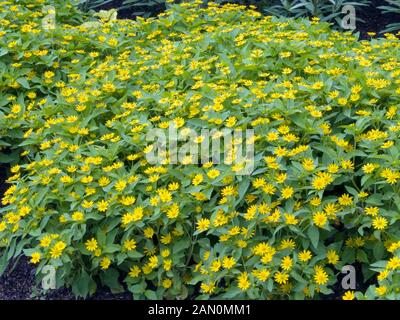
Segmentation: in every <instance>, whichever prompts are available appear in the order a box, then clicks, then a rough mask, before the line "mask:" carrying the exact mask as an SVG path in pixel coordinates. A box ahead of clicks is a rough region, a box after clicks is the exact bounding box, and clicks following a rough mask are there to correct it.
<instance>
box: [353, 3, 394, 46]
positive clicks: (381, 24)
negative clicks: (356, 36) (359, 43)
mask: <svg viewBox="0 0 400 320" xmlns="http://www.w3.org/2000/svg"><path fill="white" fill-rule="evenodd" d="M387 4H388V3H387V2H386V1H384V0H371V4H370V5H369V6H365V7H359V9H357V13H356V14H357V17H359V18H361V19H362V20H364V22H357V26H356V30H357V31H360V33H361V38H367V37H368V36H367V32H376V33H379V32H381V31H382V30H384V29H385V28H386V26H387V25H388V24H390V23H395V22H400V15H398V14H391V13H386V14H382V12H381V9H378V7H380V6H385V5H387Z"/></svg>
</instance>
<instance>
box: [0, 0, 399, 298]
mask: <svg viewBox="0 0 400 320" xmlns="http://www.w3.org/2000/svg"><path fill="white" fill-rule="evenodd" d="M121 4H122V0H115V1H112V2H110V3H108V4H107V5H105V6H103V7H101V8H99V9H106V10H108V9H111V8H115V7H119V6H120V5H121ZM385 4H386V3H385V1H384V0H372V1H371V5H370V6H368V7H362V8H361V9H358V11H357V16H358V17H360V18H361V19H363V20H364V21H365V22H358V23H357V31H360V33H361V38H368V36H367V32H377V33H379V32H380V31H381V30H383V29H384V28H385V26H386V25H387V24H389V23H394V22H400V16H399V15H395V14H382V13H381V11H380V9H378V7H379V6H381V5H385ZM163 9H164V8H163V6H159V7H158V8H157V10H156V13H157V12H161V11H162V10H163ZM135 11H136V9H135ZM119 17H120V18H134V17H135V15H134V10H133V9H128V10H127V9H125V10H121V11H120V12H119ZM7 169H8V166H5V165H0V198H1V195H2V194H3V193H4V191H5V190H6V185H5V183H4V181H5V179H6V172H7ZM12 266H13V265H12V264H10V266H9V267H8V269H7V270H6V272H5V273H4V274H3V276H2V277H0V300H5V299H6V300H26V299H51V300H66V299H68V300H70V299H75V298H74V296H73V294H72V292H71V290H69V289H66V288H62V289H58V290H53V291H51V292H50V293H47V294H44V293H43V292H41V289H40V286H39V285H37V284H36V283H35V268H34V267H33V266H32V265H31V264H29V262H28V259H27V258H26V257H22V258H21V259H20V260H19V261H18V262H17V263H16V265H15V268H14V269H13V270H11V267H12ZM335 289H337V290H338V291H340V290H339V289H338V288H335ZM335 291H336V290H335ZM336 295H337V294H336ZM336 295H335V296H336ZM331 298H334V299H335V297H331ZM90 299H93V300H109V299H113V300H114V299H115V300H127V299H131V294H129V293H122V294H112V293H111V292H110V291H109V290H108V289H106V288H100V289H98V291H97V293H96V294H95V295H94V296H93V297H91V298H90Z"/></svg>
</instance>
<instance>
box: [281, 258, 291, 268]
mask: <svg viewBox="0 0 400 320" xmlns="http://www.w3.org/2000/svg"><path fill="white" fill-rule="evenodd" d="M292 267H293V260H292V258H290V257H289V256H285V257H283V259H282V261H281V268H282V269H283V270H285V271H289V270H290V269H292Z"/></svg>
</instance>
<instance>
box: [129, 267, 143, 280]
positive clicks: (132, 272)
mask: <svg viewBox="0 0 400 320" xmlns="http://www.w3.org/2000/svg"><path fill="white" fill-rule="evenodd" d="M140 273H141V270H140V268H139V267H138V266H133V267H131V268H130V270H129V276H130V277H131V278H137V277H138V276H139V274H140Z"/></svg>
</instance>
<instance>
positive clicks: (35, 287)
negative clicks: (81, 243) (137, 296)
mask: <svg viewBox="0 0 400 320" xmlns="http://www.w3.org/2000/svg"><path fill="white" fill-rule="evenodd" d="M14 262H15V261H14ZM12 267H13V263H10V265H9V266H8V268H7V270H6V272H5V273H4V274H3V276H1V277H0V300H32V299H35V300H40V299H46V300H75V299H76V298H75V297H74V295H73V294H72V292H71V290H70V289H67V288H61V289H57V290H51V291H49V292H48V293H44V292H43V291H42V290H41V287H40V284H37V283H36V282H35V268H34V266H33V265H32V264H30V263H29V261H28V258H26V257H21V259H20V260H19V261H18V262H17V263H16V265H15V268H14V269H13V270H11V269H12ZM130 299H132V295H131V294H130V293H128V292H125V293H121V294H113V293H111V292H110V290H108V289H107V288H99V289H98V290H97V292H96V294H95V295H93V296H92V297H90V298H88V300H130Z"/></svg>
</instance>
